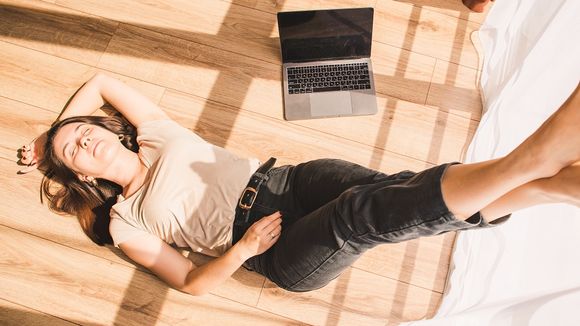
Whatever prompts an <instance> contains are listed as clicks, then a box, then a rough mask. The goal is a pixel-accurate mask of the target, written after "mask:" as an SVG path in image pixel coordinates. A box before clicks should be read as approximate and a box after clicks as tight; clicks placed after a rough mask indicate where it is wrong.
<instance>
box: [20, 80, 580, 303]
mask: <svg viewBox="0 0 580 326" xmlns="http://www.w3.org/2000/svg"><path fill="white" fill-rule="evenodd" d="M578 94H579V92H578V88H577V89H576V91H575V92H574V93H573V94H572V95H571V96H570V98H569V99H568V101H567V102H566V103H564V104H563V105H562V106H561V107H560V109H559V110H558V111H557V112H556V113H554V115H552V117H550V119H548V120H547V121H546V122H545V123H544V124H543V125H542V126H541V127H540V128H539V129H538V130H537V131H536V132H535V133H534V134H532V135H531V136H530V137H529V138H528V139H527V140H526V141H524V142H523V143H522V144H521V145H520V146H519V147H517V148H516V149H515V150H513V151H512V152H511V153H510V154H508V155H507V156H505V157H502V158H499V159H494V160H490V161H485V162H480V163H473V164H459V163H449V164H443V165H440V166H436V167H433V168H430V169H427V170H425V171H422V172H419V173H414V172H411V171H403V172H400V173H396V174H392V175H387V174H384V173H382V172H379V171H375V170H370V169H367V168H365V167H362V166H359V165H356V164H353V163H349V162H345V161H341V160H331V159H323V160H315V161H311V162H306V163H302V164H298V165H296V166H289V165H286V166H279V167H273V164H274V160H273V159H271V160H269V161H268V162H266V163H264V164H263V165H261V166H259V162H258V161H257V160H255V159H241V158H238V157H236V156H235V155H233V154H232V153H230V152H228V151H227V150H225V149H223V148H220V147H216V146H213V145H211V144H209V143H207V142H206V141H204V140H203V139H202V138H200V137H199V136H197V135H196V134H195V133H193V132H192V131H190V130H188V129H186V128H184V127H181V126H180V125H178V124H177V123H176V122H175V121H173V120H171V119H170V118H169V117H168V116H167V115H166V114H165V113H164V112H163V111H162V110H161V109H160V108H159V107H157V106H156V105H155V104H154V103H152V102H151V101H149V100H148V99H147V98H146V97H144V96H142V95H140V94H139V93H137V92H136V91H135V90H133V89H131V88H130V87H128V86H127V85H125V84H124V83H122V82H120V81H118V80H116V79H114V78H111V77H109V76H107V75H104V74H100V73H99V74H97V75H96V76H94V77H93V78H92V79H91V80H89V81H88V82H87V83H86V84H85V85H84V86H83V87H81V89H80V90H79V91H78V92H77V94H75V95H74V97H73V98H72V100H71V102H70V104H69V105H68V106H67V107H66V108H65V110H64V111H63V112H62V114H61V116H60V117H59V119H57V122H55V124H54V125H53V126H52V128H51V129H50V130H49V131H48V132H47V133H45V134H44V137H39V139H37V140H36V141H35V142H33V143H32V144H31V145H28V146H23V148H22V162H23V163H25V164H35V162H37V161H40V162H41V166H43V167H44V171H45V174H46V176H45V178H44V179H43V182H42V189H43V192H44V194H45V196H46V197H47V198H48V200H49V203H50V206H51V208H52V209H54V210H56V211H59V212H66V213H69V214H73V215H76V216H77V217H78V218H79V221H80V224H81V226H82V228H83V229H84V231H85V232H86V234H87V235H88V236H89V237H90V238H91V239H92V240H93V241H95V242H96V243H98V244H105V243H111V242H113V243H114V245H115V246H118V247H119V248H121V250H122V251H123V252H124V253H125V254H126V255H127V256H129V257H130V258H131V259H133V260H134V261H135V262H136V263H139V264H141V265H143V266H145V267H147V268H149V269H150V270H151V271H153V272H154V273H155V274H156V275H158V276H159V277H160V278H161V279H163V280H164V281H166V282H167V283H168V284H170V285H171V286H173V287H175V288H176V289H179V290H182V291H185V292H188V293H191V294H195V295H200V294H204V293H207V292H209V291H211V290H212V289H213V288H215V287H216V286H218V285H219V284H220V283H222V282H223V281H224V280H226V279H227V278H229V277H230V276H231V275H232V273H233V272H234V271H236V270H237V269H238V268H239V267H240V266H242V265H244V266H245V267H247V268H249V269H252V270H254V271H256V272H258V273H261V274H263V275H265V276H266V277H267V278H269V279H270V280H272V281H273V282H275V283H276V284H277V285H278V286H280V287H282V288H284V289H286V290H290V291H309V290H314V289H318V288H320V287H323V286H325V285H326V284H328V282H330V281H331V280H333V279H334V278H336V277H337V276H338V275H340V273H341V272H342V271H343V270H344V269H345V268H346V267H348V266H349V265H351V264H352V263H353V262H355V261H356V260H357V259H358V258H359V257H360V256H361V255H362V254H363V253H364V252H365V251H366V250H368V249H370V248H372V247H374V246H377V245H379V244H385V243H395V242H401V241H406V240H411V239H415V238H417V237H422V236H432V235H438V234H441V233H444V232H448V231H455V230H465V229H478V228H486V227H491V226H493V225H497V224H498V223H499V222H502V221H505V220H506V218H507V217H508V216H509V214H510V213H511V212H513V211H516V210H519V209H522V208H526V207H530V206H533V205H538V204H544V203H552V202H568V203H571V204H573V205H578V202H579V200H578V198H580V165H579V164H576V162H577V161H578V160H580V130H579V129H578V126H580V95H578ZM106 102H108V103H109V104H111V105H112V106H113V107H115V108H116V109H117V110H118V111H119V112H120V113H121V114H122V115H123V117H124V118H122V117H119V116H111V117H91V116H88V115H90V114H92V113H93V112H95V111H96V110H97V109H98V108H100V107H101V106H102V105H103V104H105V103H106ZM125 119H126V120H125ZM41 148H44V152H43V151H42V150H41ZM54 182H56V183H58V184H60V185H61V186H60V187H56V188H54V187H52V186H51V184H52V183H54ZM55 189H56V190H55ZM171 244H175V245H177V246H179V247H190V248H191V249H192V250H194V251H197V252H201V253H203V254H207V255H211V256H215V257H217V258H215V259H213V260H212V261H210V262H208V263H206V264H205V265H203V266H200V267H195V266H194V265H193V264H192V262H191V261H190V260H188V259H187V258H185V257H183V256H182V255H181V254H179V253H178V252H177V251H176V250H175V249H174V248H173V247H172V246H170V245H171Z"/></svg>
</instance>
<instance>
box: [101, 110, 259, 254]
mask: <svg viewBox="0 0 580 326" xmlns="http://www.w3.org/2000/svg"><path fill="white" fill-rule="evenodd" d="M137 135H138V136H137V142H138V143H139V146H140V149H139V157H140V159H141V160H142V161H143V163H144V164H145V165H146V166H147V167H148V168H149V172H148V173H147V176H146V179H145V183H144V184H143V186H142V187H141V188H140V189H138V190H137V191H136V192H135V193H134V194H132V195H131V196H129V197H128V198H123V196H121V195H119V197H118V199H117V203H116V204H115V205H114V206H113V208H112V209H111V223H110V226H109V230H110V232H111V236H112V238H113V242H114V244H115V246H116V247H118V246H119V244H120V243H122V242H124V241H127V240H129V239H131V238H133V237H135V236H138V235H140V234H143V233H144V232H147V233H151V234H153V235H156V236H158V237H159V238H161V239H162V240H163V241H165V242H167V243H168V244H175V245H177V246H178V247H189V248H191V249H192V250H194V251H197V252H201V253H203V254H206V255H210V256H214V257H217V256H220V255H222V254H223V253H224V252H225V251H226V250H228V249H229V248H230V247H231V241H232V224H233V221H234V215H235V208H236V205H237V201H238V198H239V196H240V194H241V193H242V191H243V189H244V188H245V186H246V184H247V183H248V181H249V179H250V176H251V175H252V173H253V172H254V171H255V170H256V169H257V168H258V166H259V165H260V162H259V161H258V160H257V159H244V158H240V157H238V156H236V155H234V154H233V153H231V152H229V151H227V150H225V149H223V148H221V147H217V146H214V145H212V144H210V143H208V142H206V141H205V140H203V139H202V138H201V137H199V136H197V135H196V134H195V133H193V132H192V131H191V130H189V129H186V128H184V127H182V126H180V125H179V124H178V123H176V122H175V121H173V120H156V121H149V122H146V123H143V124H142V125H141V126H139V128H138V129H137Z"/></svg>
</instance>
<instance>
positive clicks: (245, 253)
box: [231, 241, 256, 264]
mask: <svg viewBox="0 0 580 326" xmlns="http://www.w3.org/2000/svg"><path fill="white" fill-rule="evenodd" d="M231 250H232V251H233V253H234V255H235V256H236V257H237V258H238V259H240V261H241V263H242V264H243V263H244V262H245V261H246V260H248V259H250V258H252V257H254V256H255V255H256V254H255V253H253V252H252V250H251V249H250V248H248V246H246V245H244V243H243V242H242V241H238V242H237V243H236V244H234V245H233V246H232V248H231Z"/></svg>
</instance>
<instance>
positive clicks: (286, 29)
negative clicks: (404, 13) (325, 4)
mask: <svg viewBox="0 0 580 326" xmlns="http://www.w3.org/2000/svg"><path fill="white" fill-rule="evenodd" d="M372 29H373V8H357V9H337V10H314V11H293V12H279V13H278V30H279V33H280V44H281V47H282V61H283V62H284V63H286V62H304V61H316V60H332V59H351V58H361V57H370V55H371V41H372Z"/></svg>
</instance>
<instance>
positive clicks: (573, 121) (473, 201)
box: [441, 87, 580, 219]
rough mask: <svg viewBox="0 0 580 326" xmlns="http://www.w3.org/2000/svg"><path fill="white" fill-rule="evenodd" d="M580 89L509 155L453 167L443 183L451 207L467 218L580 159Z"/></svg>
mask: <svg viewBox="0 0 580 326" xmlns="http://www.w3.org/2000/svg"><path fill="white" fill-rule="evenodd" d="M579 89H580V87H577V88H576V90H575V91H574V92H573V93H572V95H571V96H570V97H569V98H568V100H567V101H566V102H565V103H564V104H563V105H562V106H561V107H560V109H559V110H558V111H556V112H555V113H554V114H553V115H552V116H551V117H550V118H549V119H548V120H547V121H546V122H545V123H544V124H542V126H540V128H538V130H536V132H534V133H533V134H532V135H531V136H530V137H528V138H527V139H526V140H525V141H524V142H523V143H522V144H521V145H520V146H518V147H517V148H516V149H514V150H513V151H512V152H511V153H510V154H508V155H507V156H505V157H503V158H500V159H495V160H491V161H485V162H481V163H473V164H463V165H454V166H451V167H449V168H448V170H447V172H446V173H445V175H444V176H443V180H442V185H441V190H442V193H443V199H444V200H445V203H446V204H447V207H448V208H449V210H450V211H451V212H452V213H454V214H455V215H456V216H457V218H459V219H466V218H468V217H469V216H471V215H473V214H475V213H476V212H478V211H480V210H481V209H483V208H484V207H486V206H488V205H490V204H491V203H492V202H494V201H496V200H498V199H499V198H500V197H502V196H503V195H505V194H507V193H509V192H510V191H512V190H515V189H517V188H519V187H520V186H522V185H525V184H527V183H529V182H532V181H533V180H536V179H541V178H546V177H551V176H553V175H555V174H556V173H558V171H560V170H561V169H562V168H563V167H566V166H569V165H571V164H572V163H573V162H576V161H578V160H580V130H579V128H578V126H580V92H579Z"/></svg>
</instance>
